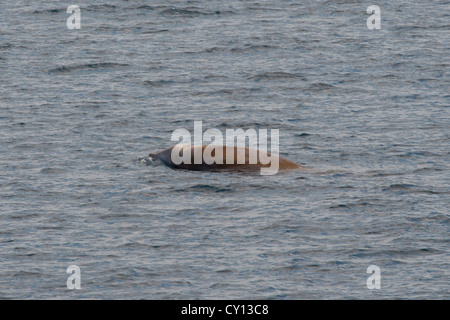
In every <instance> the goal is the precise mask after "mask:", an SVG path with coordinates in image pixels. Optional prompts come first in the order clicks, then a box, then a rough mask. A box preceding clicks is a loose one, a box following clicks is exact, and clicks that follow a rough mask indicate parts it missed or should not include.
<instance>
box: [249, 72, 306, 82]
mask: <svg viewBox="0 0 450 320" xmlns="http://www.w3.org/2000/svg"><path fill="white" fill-rule="evenodd" d="M247 79H249V80H255V81H264V80H287V79H300V80H303V81H306V78H305V77H304V76H302V75H301V74H298V73H289V72H283V71H274V72H263V73H259V74H256V75H251V76H248V77H247Z"/></svg>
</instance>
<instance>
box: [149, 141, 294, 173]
mask: <svg viewBox="0 0 450 320" xmlns="http://www.w3.org/2000/svg"><path fill="white" fill-rule="evenodd" d="M174 148H176V149H175V150H173V149H174ZM183 148H190V159H191V161H190V163H180V164H176V163H174V161H173V160H172V151H173V152H174V154H175V155H179V156H180V157H183V152H184V151H183ZM196 153H197V154H198V159H201V161H200V163H196V162H195V160H196V159H195V154H196ZM200 153H201V156H200ZM150 157H152V158H154V159H159V160H161V161H162V162H163V163H164V164H165V165H167V166H169V167H171V168H175V169H187V170H196V171H204V170H227V169H228V170H245V171H253V170H259V169H261V168H269V167H270V166H271V162H273V161H277V160H278V169H279V170H289V169H299V168H301V166H300V165H298V164H297V163H295V162H292V161H289V160H287V159H285V158H282V157H278V156H275V155H272V154H270V153H269V152H264V151H261V150H259V149H251V148H247V147H236V146H219V145H216V146H212V145H202V146H183V145H179V144H178V145H174V146H172V147H170V148H167V149H165V150H163V151H160V152H157V153H151V154H150ZM269 161H271V162H269Z"/></svg>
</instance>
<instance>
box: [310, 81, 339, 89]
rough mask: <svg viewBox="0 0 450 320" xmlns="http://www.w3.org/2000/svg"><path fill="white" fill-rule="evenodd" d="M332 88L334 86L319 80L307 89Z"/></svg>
mask: <svg viewBox="0 0 450 320" xmlns="http://www.w3.org/2000/svg"><path fill="white" fill-rule="evenodd" d="M334 88H335V87H334V86H332V85H331V84H328V83H323V82H319V83H313V84H312V85H310V86H309V87H308V90H311V91H325V90H332V89H334Z"/></svg>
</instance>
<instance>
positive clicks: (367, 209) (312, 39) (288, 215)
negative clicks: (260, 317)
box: [0, 0, 450, 312]
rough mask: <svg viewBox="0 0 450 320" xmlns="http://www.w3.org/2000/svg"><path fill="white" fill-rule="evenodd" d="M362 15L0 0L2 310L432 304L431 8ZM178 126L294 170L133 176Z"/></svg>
mask: <svg viewBox="0 0 450 320" xmlns="http://www.w3.org/2000/svg"><path fill="white" fill-rule="evenodd" d="M377 2H378V1H374V3H372V1H368V2H364V1H350V0H349V1H320V0H319V1H268V0H258V1H238V0H227V1H219V0H208V1H206V0H198V1H181V0H173V1H162V0H153V1H145V3H144V1H141V0H128V1H122V0H120V1H119V0H108V1H84V0H81V1H73V3H72V1H49V0H43V1H12V0H1V1H0V26H1V27H0V146H1V149H0V167H1V173H0V299H40V298H41V299H76V298H81V299H89V298H91V299H347V298H349V299H385V298H387V299H389V298H391V299H393V298H399V299H401V298H404V299H421V298H423V299H449V298H450V295H449V292H450V290H449V282H448V279H449V278H450V261H449V257H450V255H449V244H450V243H449V233H450V217H449V209H448V208H449V206H450V204H449V199H450V190H449V184H448V181H450V170H449V169H450V168H449V163H450V161H449V139H450V133H449V118H450V115H449V112H450V108H449V107H448V106H449V98H450V96H449V93H448V91H449V90H448V82H449V63H448V52H450V50H449V49H450V48H449V44H450V39H449V37H450V33H449V30H448V21H449V19H448V0H445V1H443V0H436V1H404V0H400V1H380V2H378V3H377ZM70 4H78V5H79V6H80V10H81V29H80V30H68V29H67V27H66V19H68V18H69V17H70V14H68V13H66V10H67V6H69V5H70ZM371 4H374V5H378V6H380V9H381V19H382V21H381V29H379V30H377V29H374V30H369V29H368V28H367V25H366V20H367V18H369V14H367V13H366V9H367V7H368V6H369V5H371ZM196 120H199V121H200V120H201V121H202V123H203V128H205V129H206V128H217V129H218V130H220V131H221V132H225V131H226V129H228V128H234V129H235V128H242V129H243V130H247V129H255V130H260V129H272V128H277V129H279V133H280V135H279V150H280V154H279V156H280V157H281V158H284V159H286V160H288V161H292V162H294V163H297V164H298V165H300V166H302V168H300V169H294V170H280V173H279V174H276V175H261V174H259V171H258V170H257V171H256V172H255V173H252V174H247V173H246V172H245V173H243V174H241V173H238V174H234V173H226V172H223V171H222V170H219V172H209V171H193V170H172V169H169V168H167V167H166V166H165V165H163V164H161V162H160V160H158V161H151V160H150V158H149V156H148V154H149V152H158V151H161V150H165V149H166V148H167V147H168V146H170V145H171V144H173V143H175V142H171V141H172V140H171V134H172V132H173V131H174V130H175V129H177V128H185V129H187V130H188V131H189V132H193V130H192V128H193V122H194V121H196ZM174 141H179V140H174ZM194 143H195V141H194V140H193V141H192V144H194ZM224 143H225V142H224ZM268 151H270V149H268ZM281 171H282V172H283V173H281ZM317 172H319V174H318V173H317ZM70 265H78V266H79V267H80V270H81V290H68V288H67V285H66V281H67V278H68V277H69V275H68V274H66V270H67V268H68V266H70ZM371 265H377V266H378V267H379V268H380V271H381V289H379V290H376V289H375V290H369V289H368V288H367V285H366V281H367V278H368V277H369V276H371V275H370V274H368V273H366V272H367V268H368V267H369V266H371ZM269 312H270V310H269Z"/></svg>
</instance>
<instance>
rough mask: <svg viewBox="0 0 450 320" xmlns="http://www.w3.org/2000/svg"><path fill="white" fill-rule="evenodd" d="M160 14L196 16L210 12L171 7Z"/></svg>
mask: <svg viewBox="0 0 450 320" xmlns="http://www.w3.org/2000/svg"><path fill="white" fill-rule="evenodd" d="M160 14H161V15H163V16H175V17H196V16H206V15H208V14H210V13H207V12H203V11H198V10H190V9H177V8H170V9H165V10H163V11H161V12H160Z"/></svg>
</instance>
